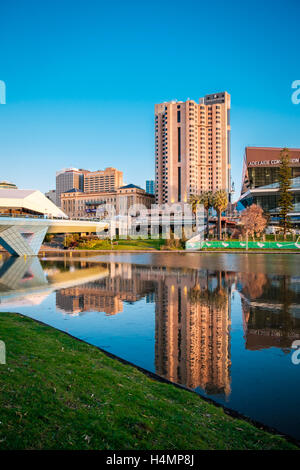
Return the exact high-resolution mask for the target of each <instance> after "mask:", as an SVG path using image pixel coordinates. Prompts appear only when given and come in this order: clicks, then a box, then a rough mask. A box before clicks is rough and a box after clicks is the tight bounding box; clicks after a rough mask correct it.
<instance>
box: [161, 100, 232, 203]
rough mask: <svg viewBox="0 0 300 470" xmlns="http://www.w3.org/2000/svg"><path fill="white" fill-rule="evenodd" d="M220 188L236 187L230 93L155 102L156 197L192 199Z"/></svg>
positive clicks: (163, 201)
mask: <svg viewBox="0 0 300 470" xmlns="http://www.w3.org/2000/svg"><path fill="white" fill-rule="evenodd" d="M218 189H225V190H226V191H228V193H229V194H230V191H231V172H230V95H229V94H228V93H227V92H222V93H216V94H213V95H206V96H205V97H204V98H200V100H199V104H198V103H196V102H195V101H193V100H187V101H185V102H183V101H172V102H167V103H160V104H156V105H155V190H156V202H157V203H158V204H163V203H173V202H187V201H188V199H189V197H190V196H191V195H192V194H198V193H200V192H202V191H207V190H210V191H216V190H218Z"/></svg>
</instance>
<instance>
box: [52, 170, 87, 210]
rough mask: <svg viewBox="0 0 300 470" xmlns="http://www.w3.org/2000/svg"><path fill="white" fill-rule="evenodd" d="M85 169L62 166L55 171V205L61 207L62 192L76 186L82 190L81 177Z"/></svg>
mask: <svg viewBox="0 0 300 470" xmlns="http://www.w3.org/2000/svg"><path fill="white" fill-rule="evenodd" d="M85 172H86V170H78V169H77V168H64V169H63V170H60V171H57V172H56V205H57V206H58V207H61V200H60V196H61V194H62V193H65V192H66V191H69V190H70V189H73V188H76V189H80V190H81V191H83V177H84V173H85Z"/></svg>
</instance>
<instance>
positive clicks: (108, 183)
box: [79, 167, 123, 193]
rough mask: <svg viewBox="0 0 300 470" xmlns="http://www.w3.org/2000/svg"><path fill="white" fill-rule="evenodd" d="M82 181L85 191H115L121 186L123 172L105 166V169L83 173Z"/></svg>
mask: <svg viewBox="0 0 300 470" xmlns="http://www.w3.org/2000/svg"><path fill="white" fill-rule="evenodd" d="M83 181H84V184H83V190H84V192H85V193H97V192H106V191H115V190H116V189H118V188H120V187H121V186H123V172H122V171H119V170H116V168H111V167H109V168H105V170H98V171H90V172H86V173H85V174H84V180H83ZM79 189H81V188H79Z"/></svg>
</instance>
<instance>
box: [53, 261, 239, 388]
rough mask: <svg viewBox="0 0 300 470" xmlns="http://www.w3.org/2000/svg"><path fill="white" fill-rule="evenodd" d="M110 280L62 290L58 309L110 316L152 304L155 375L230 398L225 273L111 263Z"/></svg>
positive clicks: (228, 314) (58, 298)
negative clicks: (125, 305) (133, 305)
mask: <svg viewBox="0 0 300 470" xmlns="http://www.w3.org/2000/svg"><path fill="white" fill-rule="evenodd" d="M108 266H109V271H110V273H109V276H108V277H105V278H103V279H101V280H98V281H94V282H92V283H85V284H83V285H81V286H76V287H71V288H66V289H61V290H60V291H59V292H57V294H56V305H57V308H58V309H60V310H62V311H64V312H67V313H73V314H74V313H75V314H78V313H82V312H88V311H100V312H105V313H106V314H107V315H115V314H118V313H121V312H122V311H123V302H136V301H138V300H140V299H141V298H142V297H145V299H146V302H148V303H150V302H155V368H156V372H157V373H158V374H159V375H162V376H164V377H166V378H167V379H169V380H171V381H173V382H177V383H180V384H183V385H185V386H187V387H190V388H198V387H200V388H202V389H204V390H205V391H206V392H207V393H208V394H222V395H225V396H227V395H228V394H229V393H230V337H229V334H230V333H229V327H230V300H229V292H230V283H228V279H229V278H228V275H226V274H224V273H218V274H216V273H208V272H207V271H202V272H201V273H200V272H197V271H195V270H191V269H189V270H186V271H185V272H183V270H180V271H178V270H177V269H171V268H168V269H165V268H163V267H150V266H139V265H131V264H119V263H110V264H109V265H108Z"/></svg>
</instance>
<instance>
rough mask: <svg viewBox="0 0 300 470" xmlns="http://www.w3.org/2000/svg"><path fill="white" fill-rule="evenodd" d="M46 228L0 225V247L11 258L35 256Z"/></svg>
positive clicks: (41, 226)
mask: <svg viewBox="0 0 300 470" xmlns="http://www.w3.org/2000/svg"><path fill="white" fill-rule="evenodd" d="M48 228H49V227H48V226H45V225H44V224H43V225H40V226H39V225H38V224H35V225H29V224H28V226H27V225H26V226H25V225H1V226H0V245H2V246H3V248H5V249H6V250H7V251H8V252H9V253H10V254H11V255H13V256H24V255H26V256H35V255H37V254H38V252H39V249H40V247H41V244H42V243H43V240H44V238H45V235H46V233H47V230H48Z"/></svg>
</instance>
